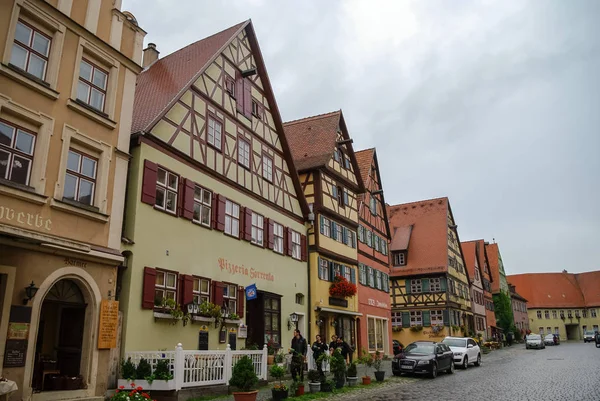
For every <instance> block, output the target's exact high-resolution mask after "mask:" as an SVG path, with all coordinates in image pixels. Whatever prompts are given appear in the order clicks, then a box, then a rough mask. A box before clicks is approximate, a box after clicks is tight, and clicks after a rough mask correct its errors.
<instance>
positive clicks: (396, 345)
mask: <svg viewBox="0 0 600 401" xmlns="http://www.w3.org/2000/svg"><path fill="white" fill-rule="evenodd" d="M392 343H393V347H394V355H398V354H399V353H400V347H401V345H400V341H398V340H392Z"/></svg>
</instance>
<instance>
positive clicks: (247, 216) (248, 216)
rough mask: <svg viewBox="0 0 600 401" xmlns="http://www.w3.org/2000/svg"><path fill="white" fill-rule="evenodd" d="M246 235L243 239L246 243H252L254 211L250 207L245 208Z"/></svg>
mask: <svg viewBox="0 0 600 401" xmlns="http://www.w3.org/2000/svg"><path fill="white" fill-rule="evenodd" d="M243 216H244V231H243V232H244V235H243V238H244V240H246V241H252V209H250V208H249V207H245V208H244V213H243Z"/></svg>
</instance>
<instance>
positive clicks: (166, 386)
mask: <svg viewBox="0 0 600 401" xmlns="http://www.w3.org/2000/svg"><path fill="white" fill-rule="evenodd" d="M131 383H135V387H136V388H137V387H141V388H143V389H144V390H155V391H169V390H175V379H171V380H153V381H152V384H150V383H148V381H147V380H125V379H119V380H118V386H119V387H121V386H123V387H125V389H124V390H131Z"/></svg>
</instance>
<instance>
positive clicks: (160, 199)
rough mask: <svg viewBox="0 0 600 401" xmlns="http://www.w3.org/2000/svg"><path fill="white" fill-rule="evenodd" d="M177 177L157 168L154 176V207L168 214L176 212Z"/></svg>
mask: <svg viewBox="0 0 600 401" xmlns="http://www.w3.org/2000/svg"><path fill="white" fill-rule="evenodd" d="M178 186H179V176H178V175H176V174H173V173H171V172H170V171H167V170H165V169H163V168H160V167H158V169H157V176H156V202H155V204H154V206H155V207H157V208H159V209H161V210H165V211H167V212H170V213H175V212H176V210H177V189H178Z"/></svg>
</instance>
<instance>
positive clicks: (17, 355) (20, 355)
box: [4, 340, 27, 368]
mask: <svg viewBox="0 0 600 401" xmlns="http://www.w3.org/2000/svg"><path fill="white" fill-rule="evenodd" d="M25 355H27V340H6V351H5V352H4V367H5V368H15V367H19V366H25Z"/></svg>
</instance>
